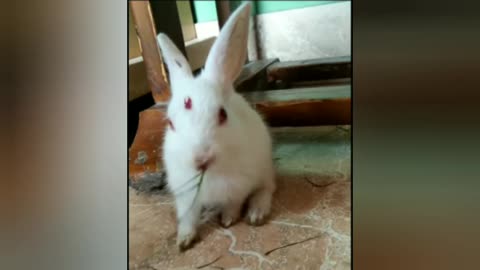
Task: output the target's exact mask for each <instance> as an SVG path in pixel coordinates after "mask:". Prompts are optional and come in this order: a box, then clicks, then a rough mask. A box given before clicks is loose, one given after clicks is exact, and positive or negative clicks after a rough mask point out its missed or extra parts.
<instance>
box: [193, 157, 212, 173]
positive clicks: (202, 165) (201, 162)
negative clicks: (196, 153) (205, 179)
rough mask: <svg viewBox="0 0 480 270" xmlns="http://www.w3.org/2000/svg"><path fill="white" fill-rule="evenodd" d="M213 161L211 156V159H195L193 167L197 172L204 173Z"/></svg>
mask: <svg viewBox="0 0 480 270" xmlns="http://www.w3.org/2000/svg"><path fill="white" fill-rule="evenodd" d="M214 160H215V158H214V157H213V156H212V157H205V156H201V157H197V158H195V165H196V167H197V170H199V171H202V172H205V171H206V170H207V169H208V167H209V166H210V165H211V164H212V163H213V161H214Z"/></svg>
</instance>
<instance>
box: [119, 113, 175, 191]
mask: <svg viewBox="0 0 480 270" xmlns="http://www.w3.org/2000/svg"><path fill="white" fill-rule="evenodd" d="M165 116H166V107H165V106H161V105H156V106H153V107H151V108H149V109H147V110H145V111H143V112H141V113H140V119H139V123H138V129H137V133H136V135H135V139H134V141H133V143H132V146H131V147H130V148H129V149H128V166H129V179H130V180H131V181H138V180H141V178H142V177H143V176H145V175H149V174H151V173H155V172H159V171H161V170H162V168H163V164H162V159H161V153H162V149H161V147H162V142H163V136H164V133H165V125H166V121H165Z"/></svg>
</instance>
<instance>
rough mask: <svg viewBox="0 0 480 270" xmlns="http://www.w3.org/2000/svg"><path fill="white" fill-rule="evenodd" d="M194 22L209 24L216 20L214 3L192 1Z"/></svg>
mask: <svg viewBox="0 0 480 270" xmlns="http://www.w3.org/2000/svg"><path fill="white" fill-rule="evenodd" d="M192 8H193V13H194V18H195V22H196V23H197V22H211V21H216V20H218V18H217V10H216V8H215V1H199V0H194V1H193V7H192Z"/></svg>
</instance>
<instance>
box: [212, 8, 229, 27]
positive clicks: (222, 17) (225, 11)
mask: <svg viewBox="0 0 480 270" xmlns="http://www.w3.org/2000/svg"><path fill="white" fill-rule="evenodd" d="M215 7H216V9H217V17H218V28H219V29H222V26H223V25H224V24H225V22H226V21H227V19H228V16H230V1H215Z"/></svg>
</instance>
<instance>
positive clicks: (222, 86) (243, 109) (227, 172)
mask: <svg viewBox="0 0 480 270" xmlns="http://www.w3.org/2000/svg"><path fill="white" fill-rule="evenodd" d="M250 9H251V5H250V4H249V3H246V4H243V5H242V6H241V7H239V8H238V9H237V10H236V11H235V12H233V13H232V14H231V16H230V17H229V19H228V20H227V22H226V24H225V25H224V27H222V30H221V32H220V35H219V36H218V38H217V39H216V41H215V42H214V44H213V46H212V48H211V50H210V52H209V54H208V57H207V61H206V64H205V68H204V70H203V71H202V72H201V74H200V75H198V76H197V77H194V76H193V75H192V71H191V68H190V66H189V64H188V62H187V60H186V59H185V57H184V56H183V55H182V54H181V52H180V51H179V50H178V49H177V47H176V46H175V45H174V44H173V42H172V41H171V40H170V39H169V38H168V37H167V36H166V35H165V34H163V33H160V34H159V35H158V37H157V39H158V42H159V45H160V49H161V51H162V55H163V58H164V61H165V63H166V65H167V67H168V70H169V75H170V85H171V90H172V97H171V99H170V101H169V104H168V109H167V117H168V120H169V127H168V128H167V130H166V133H165V138H164V145H163V161H164V165H165V168H166V172H167V181H168V187H169V189H170V191H172V192H173V193H174V195H175V206H176V212H177V221H178V228H177V245H178V246H179V248H180V249H185V248H188V247H189V246H190V245H191V244H192V242H193V240H194V239H195V238H196V235H197V227H198V225H199V220H200V212H201V210H202V208H204V207H209V206H220V209H221V210H220V211H221V212H220V215H221V223H222V225H223V226H227V227H228V226H230V225H231V224H233V223H234V222H235V221H237V220H238V218H239V217H240V212H241V208H242V205H243V204H244V202H247V209H248V210H247V217H246V219H247V221H248V222H249V223H250V224H254V225H259V224H262V223H263V222H264V220H265V218H266V217H267V215H268V214H269V213H270V206H271V200H272V194H273V192H274V191H275V180H274V177H275V174H274V166H273V160H272V143H271V138H270V134H269V132H268V129H267V127H266V125H265V124H264V122H263V120H262V118H261V117H260V116H259V115H258V113H257V112H256V111H255V110H253V109H252V108H251V106H250V104H248V103H247V102H246V101H245V99H244V98H243V97H242V96H240V95H239V94H237V93H236V92H235V90H234V88H233V82H234V80H235V79H236V78H237V76H238V75H239V73H240V71H241V69H242V67H243V64H244V62H245V59H246V49H247V34H248V23H249V16H250ZM201 171H204V177H203V182H202V184H201V185H200V189H199V190H197V188H196V187H195V185H196V184H198V183H199V177H197V179H195V180H193V181H190V180H192V178H193V177H194V176H198V175H199V173H200V172H201ZM197 192H198V193H197Z"/></svg>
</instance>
